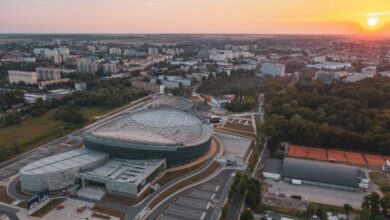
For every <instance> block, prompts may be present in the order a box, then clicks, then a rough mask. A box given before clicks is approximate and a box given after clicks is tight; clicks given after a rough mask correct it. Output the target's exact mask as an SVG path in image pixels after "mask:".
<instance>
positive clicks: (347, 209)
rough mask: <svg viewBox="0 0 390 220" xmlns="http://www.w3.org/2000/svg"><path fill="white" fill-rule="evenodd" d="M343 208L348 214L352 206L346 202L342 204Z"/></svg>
mask: <svg viewBox="0 0 390 220" xmlns="http://www.w3.org/2000/svg"><path fill="white" fill-rule="evenodd" d="M343 208H344V211H345V213H346V215H347V216H349V213H350V212H351V211H352V210H353V208H352V206H351V205H350V204H347V203H346V204H344V206H343Z"/></svg>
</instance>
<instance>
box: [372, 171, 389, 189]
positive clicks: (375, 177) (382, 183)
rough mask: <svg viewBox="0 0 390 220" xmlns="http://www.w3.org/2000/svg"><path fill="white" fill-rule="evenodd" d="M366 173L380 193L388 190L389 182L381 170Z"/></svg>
mask: <svg viewBox="0 0 390 220" xmlns="http://www.w3.org/2000/svg"><path fill="white" fill-rule="evenodd" d="M368 175H369V176H370V179H371V180H372V182H373V183H375V184H376V185H378V186H379V189H380V190H381V191H382V193H387V192H390V184H389V180H388V178H387V176H386V174H384V173H382V172H369V173H368Z"/></svg>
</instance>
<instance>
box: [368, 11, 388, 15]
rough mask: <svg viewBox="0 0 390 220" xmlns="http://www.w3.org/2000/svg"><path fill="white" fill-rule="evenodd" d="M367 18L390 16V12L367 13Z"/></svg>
mask: <svg viewBox="0 0 390 220" xmlns="http://www.w3.org/2000/svg"><path fill="white" fill-rule="evenodd" d="M365 15H366V16H379V15H390V11H382V12H373V13H367V14H365Z"/></svg>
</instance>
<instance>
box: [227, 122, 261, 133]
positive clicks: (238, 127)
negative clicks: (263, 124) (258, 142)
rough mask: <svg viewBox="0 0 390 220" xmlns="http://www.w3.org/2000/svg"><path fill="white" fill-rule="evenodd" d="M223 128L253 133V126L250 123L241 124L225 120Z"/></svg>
mask: <svg viewBox="0 0 390 220" xmlns="http://www.w3.org/2000/svg"><path fill="white" fill-rule="evenodd" d="M223 127H224V128H228V129H233V130H238V131H246V132H251V133H254V130H253V126H252V124H251V125H243V124H238V123H229V122H226V124H225V126H223Z"/></svg>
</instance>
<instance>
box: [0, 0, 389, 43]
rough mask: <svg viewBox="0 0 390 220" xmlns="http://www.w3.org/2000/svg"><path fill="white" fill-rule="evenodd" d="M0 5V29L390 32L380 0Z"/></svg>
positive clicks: (33, 1) (2, 0)
mask: <svg viewBox="0 0 390 220" xmlns="http://www.w3.org/2000/svg"><path fill="white" fill-rule="evenodd" d="M0 4H1V6H2V7H1V8H0V33H123V34H125V33H145V34H156V33H205V34H207V33H232V34H238V33H247V34H343V35H365V36H366V35H367V36H384V35H387V34H390V28H389V23H390V14H389V12H390V4H389V3H388V2H387V1H384V0H381V1H375V2H374V1H369V0H357V1H352V0H345V1H342V2H339V1H324V0H319V1H315V2H307V1H304V0H291V1H288V2H285V1H283V0H275V1H272V2H265V1H262V0H245V1H243V2H237V1H234V0H216V1H207V0H198V1H191V2H184V1H179V0H147V1H141V2H135V1H133V0H111V1H108V0H95V1H92V0H82V1H60V0H52V1H47V0H29V1H26V0H15V1H10V0H0ZM10 18H11V19H10Z"/></svg>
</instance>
